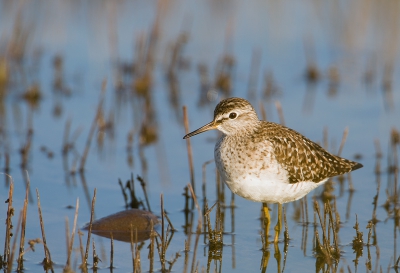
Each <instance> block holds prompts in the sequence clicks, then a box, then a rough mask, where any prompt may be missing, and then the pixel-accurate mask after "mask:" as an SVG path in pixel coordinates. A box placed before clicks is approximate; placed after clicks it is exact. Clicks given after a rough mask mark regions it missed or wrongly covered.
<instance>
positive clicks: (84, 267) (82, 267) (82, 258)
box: [78, 230, 87, 272]
mask: <svg viewBox="0 0 400 273" xmlns="http://www.w3.org/2000/svg"><path fill="white" fill-rule="evenodd" d="M78 236H79V237H78V238H79V253H80V254H81V260H82V264H81V266H80V269H82V271H83V272H87V267H86V266H83V264H84V260H85V254H84V252H83V243H82V236H83V233H82V232H81V231H80V230H78Z"/></svg>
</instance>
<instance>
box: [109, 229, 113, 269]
mask: <svg viewBox="0 0 400 273" xmlns="http://www.w3.org/2000/svg"><path fill="white" fill-rule="evenodd" d="M110 237H111V250H110V270H111V271H112V269H113V268H114V236H113V234H112V233H110Z"/></svg>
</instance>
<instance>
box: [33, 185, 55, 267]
mask: <svg viewBox="0 0 400 273" xmlns="http://www.w3.org/2000/svg"><path fill="white" fill-rule="evenodd" d="M36 196H37V202H38V204H37V206H38V212H39V221H40V228H41V230H42V241H43V247H44V255H45V260H44V267H45V268H47V267H51V270H52V271H53V268H52V261H51V256H50V251H49V248H48V247H47V242H46V234H45V232H44V224H43V217H42V208H41V207H40V196H39V190H38V189H36Z"/></svg>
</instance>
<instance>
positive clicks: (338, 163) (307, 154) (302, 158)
mask: <svg viewBox="0 0 400 273" xmlns="http://www.w3.org/2000/svg"><path fill="white" fill-rule="evenodd" d="M259 128H260V129H261V131H262V132H259V133H261V134H263V135H264V137H265V140H266V141H269V142H271V144H272V146H273V148H274V153H275V157H276V160H277V161H278V162H279V163H280V164H282V165H283V166H284V168H285V169H286V171H287V172H288V173H289V182H290V183H296V182H301V181H313V182H320V181H322V180H324V179H325V178H327V177H332V176H336V175H341V174H344V173H347V172H350V171H352V170H355V169H358V168H360V167H361V165H360V164H359V163H357V162H353V161H350V160H347V159H344V158H341V157H338V156H335V155H332V154H330V153H328V152H327V151H325V150H324V149H323V148H322V147H321V146H319V145H318V144H316V143H314V142H312V141H311V140H309V139H308V138H306V137H304V136H302V135H301V134H300V133H298V132H296V131H294V130H292V129H290V128H287V127H284V126H282V125H280V124H276V123H273V122H263V126H260V127H259Z"/></svg>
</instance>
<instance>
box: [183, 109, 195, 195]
mask: <svg viewBox="0 0 400 273" xmlns="http://www.w3.org/2000/svg"><path fill="white" fill-rule="evenodd" d="M183 124H184V126H185V134H188V133H189V118H188V115H187V108H186V106H183ZM186 147H187V153H188V159H189V170H190V184H191V185H192V188H193V190H194V189H195V185H194V167H193V153H192V145H191V144H190V138H187V139H186Z"/></svg>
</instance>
